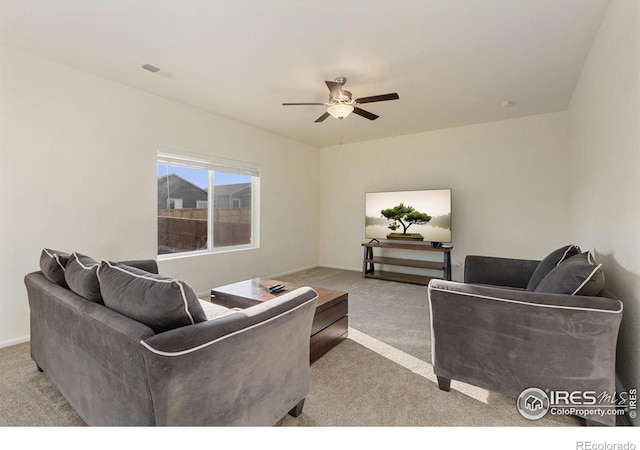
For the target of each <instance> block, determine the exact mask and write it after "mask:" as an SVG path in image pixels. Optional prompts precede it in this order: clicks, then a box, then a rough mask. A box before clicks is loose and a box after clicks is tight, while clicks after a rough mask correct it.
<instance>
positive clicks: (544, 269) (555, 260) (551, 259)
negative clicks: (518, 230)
mask: <svg viewBox="0 0 640 450" xmlns="http://www.w3.org/2000/svg"><path fill="white" fill-rule="evenodd" d="M579 253H580V247H578V246H577V245H565V246H564V247H561V248H559V249H557V250H554V251H552V252H551V253H549V254H548V255H547V256H546V257H545V258H544V259H543V260H542V261H540V264H538V267H536V270H534V271H533V275H531V278H530V279H529V283H528V284H527V291H535V290H536V287H537V286H538V284H539V283H540V282H541V281H542V279H543V278H544V277H546V276H547V275H548V274H549V272H551V271H552V270H553V269H554V268H556V267H558V265H559V264H560V263H561V262H562V261H565V260H567V259H568V258H571V257H572V256H574V255H577V254H579Z"/></svg>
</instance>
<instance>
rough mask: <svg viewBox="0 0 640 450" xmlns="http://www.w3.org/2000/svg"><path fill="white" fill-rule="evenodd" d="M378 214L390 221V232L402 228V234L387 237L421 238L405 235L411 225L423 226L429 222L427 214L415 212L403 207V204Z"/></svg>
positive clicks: (415, 234) (392, 234)
mask: <svg viewBox="0 0 640 450" xmlns="http://www.w3.org/2000/svg"><path fill="white" fill-rule="evenodd" d="M380 213H381V214H382V215H383V216H384V217H386V218H387V219H389V220H390V221H391V225H389V229H390V230H392V231H395V230H397V229H398V228H400V226H402V233H391V234H389V237H402V238H422V235H421V234H419V233H407V230H408V229H409V227H410V226H411V225H413V224H416V225H423V224H425V223H428V222H429V221H430V220H431V216H430V215H429V214H427V213H423V212H420V211H416V209H415V208H414V207H413V206H409V205H406V206H405V205H404V203H400V204H399V205H397V206H394V207H393V208H387V209H383V210H382V211H380Z"/></svg>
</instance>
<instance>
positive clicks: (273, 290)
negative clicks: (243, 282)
mask: <svg viewBox="0 0 640 450" xmlns="http://www.w3.org/2000/svg"><path fill="white" fill-rule="evenodd" d="M280 291H284V285H283V284H274V285H272V286H269V293H271V294H275V293H276V292H280Z"/></svg>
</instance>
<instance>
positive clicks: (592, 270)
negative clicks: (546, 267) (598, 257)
mask: <svg viewBox="0 0 640 450" xmlns="http://www.w3.org/2000/svg"><path fill="white" fill-rule="evenodd" d="M603 287H604V271H603V270H602V264H596V263H595V261H594V259H593V256H592V255H591V253H590V252H585V253H580V254H579V255H575V256H572V257H571V258H569V259H567V260H566V261H564V262H563V263H561V264H560V265H559V266H558V267H556V268H555V269H553V270H552V271H551V272H549V274H548V275H547V276H546V277H544V279H543V280H542V281H541V282H540V284H538V286H537V287H536V292H546V293H551V294H571V295H588V296H595V295H598V294H599V293H600V291H601V290H602V288H603Z"/></svg>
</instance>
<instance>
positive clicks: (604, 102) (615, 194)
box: [569, 0, 640, 389]
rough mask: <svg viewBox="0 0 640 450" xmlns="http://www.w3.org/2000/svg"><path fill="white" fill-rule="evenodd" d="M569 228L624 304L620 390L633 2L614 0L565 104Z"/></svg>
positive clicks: (630, 339)
mask: <svg viewBox="0 0 640 450" xmlns="http://www.w3.org/2000/svg"><path fill="white" fill-rule="evenodd" d="M569 118H570V138H571V153H570V167H571V169H572V170H571V175H572V182H571V184H570V186H571V195H570V205H571V216H570V223H569V232H570V234H571V235H572V236H575V237H576V240H577V241H579V242H580V243H581V244H582V245H583V247H584V248H585V249H591V250H592V251H594V252H595V255H596V258H597V260H598V261H599V262H602V263H603V264H604V268H605V274H606V286H607V288H608V289H609V290H611V291H612V292H613V293H615V294H616V295H617V296H619V297H620V299H621V300H622V301H623V302H624V314H623V319H622V327H621V330H620V336H619V340H618V377H619V380H620V384H621V388H623V389H630V388H636V389H637V388H638V387H640V363H639V361H638V360H639V358H640V3H639V2H638V1H637V0H614V1H613V2H612V3H611V6H610V8H609V11H608V13H607V15H606V17H605V19H604V21H603V23H602V26H601V28H600V30H599V33H598V35H597V37H596V39H595V41H594V44H593V46H592V48H591V52H590V54H589V57H588V59H587V61H586V64H585V66H584V69H583V72H582V74H581V77H580V80H579V82H578V85H577V87H576V89H575V91H574V95H573V98H572V100H571V105H570V108H569Z"/></svg>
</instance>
